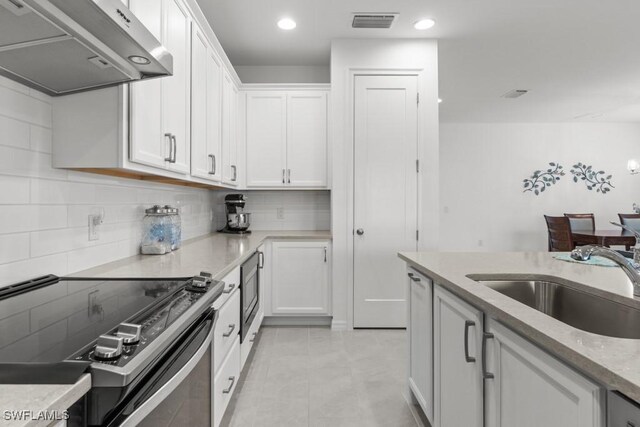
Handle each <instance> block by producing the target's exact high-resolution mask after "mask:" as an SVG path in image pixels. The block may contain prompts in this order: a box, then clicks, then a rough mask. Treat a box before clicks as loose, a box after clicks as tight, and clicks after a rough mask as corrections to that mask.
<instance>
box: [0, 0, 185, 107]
mask: <svg viewBox="0 0 640 427" xmlns="http://www.w3.org/2000/svg"><path fill="white" fill-rule="evenodd" d="M172 72H173V58H172V57H171V54H170V53H169V52H168V51H167V50H166V49H165V48H164V47H163V46H162V44H161V43H160V42H159V41H158V40H157V39H156V38H155V37H154V36H153V34H151V32H149V30H148V29H147V28H146V27H145V26H144V25H142V23H141V22H140V21H139V20H138V19H137V18H136V17H135V16H134V15H133V13H131V11H129V10H128V9H127V8H126V7H125V6H124V4H123V3H122V2H121V1H120V0H0V74H1V75H4V76H6V77H8V78H10V79H13V80H16V81H18V82H20V83H23V84H25V85H27V86H30V87H33V88H35V89H37V90H40V91H42V92H45V93H47V94H49V95H54V96H55V95H65V94H69V93H74V92H80V91H85V90H90V89H95V88H100V87H105V86H112V85H117V84H121V83H126V82H130V81H134V80H140V79H145V78H151V77H161V76H167V75H171V74H172Z"/></svg>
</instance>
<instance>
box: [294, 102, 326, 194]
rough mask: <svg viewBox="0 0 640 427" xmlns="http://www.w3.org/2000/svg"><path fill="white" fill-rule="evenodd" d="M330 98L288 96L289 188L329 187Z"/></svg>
mask: <svg viewBox="0 0 640 427" xmlns="http://www.w3.org/2000/svg"><path fill="white" fill-rule="evenodd" d="M327 131H328V129H327V94H326V93H325V92H318V91H315V92H293V93H289V95H288V96H287V184H288V185H291V186H292V187H307V188H310V187H318V188H322V187H326V186H327Z"/></svg>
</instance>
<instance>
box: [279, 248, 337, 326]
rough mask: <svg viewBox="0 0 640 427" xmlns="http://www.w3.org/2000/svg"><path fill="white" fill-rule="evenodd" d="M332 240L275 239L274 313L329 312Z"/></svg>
mask: <svg viewBox="0 0 640 427" xmlns="http://www.w3.org/2000/svg"><path fill="white" fill-rule="evenodd" d="M329 251H330V247H329V242H326V241H323V242H273V243H272V251H271V252H272V257H273V259H272V264H271V268H272V270H271V271H272V276H271V312H272V314H275V315H277V314H292V315H323V314H329V312H330V311H329V298H330V288H329V272H330V269H329V260H330V259H331V254H330V253H329Z"/></svg>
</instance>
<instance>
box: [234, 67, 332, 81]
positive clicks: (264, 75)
mask: <svg viewBox="0 0 640 427" xmlns="http://www.w3.org/2000/svg"><path fill="white" fill-rule="evenodd" d="M234 68H235V69H236V73H238V76H239V77H240V80H241V81H242V83H329V82H330V74H331V73H330V70H329V67H328V66H323V65H284V66H272V65H236V66H235V67H234Z"/></svg>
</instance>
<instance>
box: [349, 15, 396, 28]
mask: <svg viewBox="0 0 640 427" xmlns="http://www.w3.org/2000/svg"><path fill="white" fill-rule="evenodd" d="M396 16H397V14H394V13H378V14H374V13H356V14H355V15H353V22H352V23H351V26H352V27H353V28H391V24H393V20H394V19H396Z"/></svg>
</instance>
